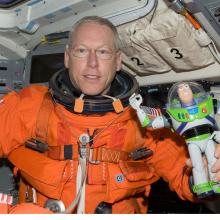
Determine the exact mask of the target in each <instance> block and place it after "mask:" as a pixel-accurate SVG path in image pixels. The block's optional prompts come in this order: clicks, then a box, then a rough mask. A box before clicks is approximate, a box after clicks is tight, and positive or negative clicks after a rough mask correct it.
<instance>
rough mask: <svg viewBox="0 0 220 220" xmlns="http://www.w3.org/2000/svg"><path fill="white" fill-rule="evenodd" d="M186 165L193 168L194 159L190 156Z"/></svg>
mask: <svg viewBox="0 0 220 220" xmlns="http://www.w3.org/2000/svg"><path fill="white" fill-rule="evenodd" d="M186 166H187V167H189V168H192V161H191V159H190V158H189V159H187V160H186Z"/></svg>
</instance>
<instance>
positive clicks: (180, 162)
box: [148, 129, 196, 201]
mask: <svg viewBox="0 0 220 220" xmlns="http://www.w3.org/2000/svg"><path fill="white" fill-rule="evenodd" d="M148 132H153V133H154V134H153V136H154V138H156V140H155V141H154V142H156V143H155V144H150V146H149V148H151V149H152V150H153V152H154V154H153V156H152V158H151V160H150V163H151V164H152V165H153V167H154V168H155V172H156V173H157V175H159V176H160V177H162V178H163V179H164V180H165V181H166V182H168V183H169V187H170V189H171V190H173V191H176V193H177V194H178V196H179V197H180V198H181V199H183V200H185V199H188V200H191V201H193V200H195V199H196V198H195V196H194V195H193V194H192V193H191V191H190V187H189V177H190V175H191V169H189V168H188V167H186V165H185V162H186V160H187V158H188V157H189V156H188V152H187V147H186V145H185V141H184V140H183V139H182V138H181V137H180V136H179V135H177V134H175V133H172V132H171V131H170V130H169V129H161V130H154V131H148ZM155 134H156V135H155Z"/></svg>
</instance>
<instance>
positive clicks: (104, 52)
mask: <svg viewBox="0 0 220 220" xmlns="http://www.w3.org/2000/svg"><path fill="white" fill-rule="evenodd" d="M96 52H97V53H98V54H103V55H104V54H110V53H111V52H110V51H108V50H107V49H99V50H97V51H96Z"/></svg>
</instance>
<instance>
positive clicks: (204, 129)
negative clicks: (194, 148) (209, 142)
mask: <svg viewBox="0 0 220 220" xmlns="http://www.w3.org/2000/svg"><path fill="white" fill-rule="evenodd" d="M213 131H214V130H213V128H212V126H211V125H209V124H205V125H198V126H195V127H194V128H190V129H188V130H186V131H185V132H184V133H183V137H184V138H185V139H190V138H194V137H197V136H199V135H203V134H211V133H213Z"/></svg>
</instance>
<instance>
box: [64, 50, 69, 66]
mask: <svg viewBox="0 0 220 220" xmlns="http://www.w3.org/2000/svg"><path fill="white" fill-rule="evenodd" d="M64 65H65V67H66V68H67V69H68V68H69V48H68V47H66V49H65V52H64Z"/></svg>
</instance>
